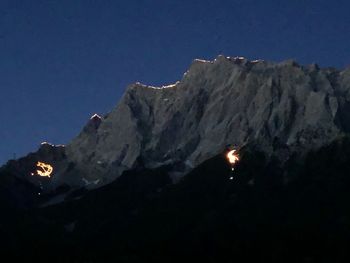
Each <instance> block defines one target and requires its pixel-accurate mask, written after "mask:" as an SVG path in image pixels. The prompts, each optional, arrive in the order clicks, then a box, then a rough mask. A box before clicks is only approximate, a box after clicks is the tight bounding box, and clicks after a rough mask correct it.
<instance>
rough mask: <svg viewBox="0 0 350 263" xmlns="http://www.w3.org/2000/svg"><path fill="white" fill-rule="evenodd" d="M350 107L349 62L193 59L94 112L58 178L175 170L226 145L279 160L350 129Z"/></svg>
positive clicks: (77, 180) (101, 178)
mask: <svg viewBox="0 0 350 263" xmlns="http://www.w3.org/2000/svg"><path fill="white" fill-rule="evenodd" d="M349 110H350V71H349V69H346V70H343V71H339V70H337V69H332V68H325V69H323V68H319V66H317V65H316V64H313V65H310V66H302V65H299V64H298V63H297V62H295V61H294V60H287V61H283V62H280V63H274V62H269V61H264V60H248V59H246V58H243V57H225V56H221V55H220V56H218V57H217V58H216V59H214V60H213V61H207V60H199V59H196V60H194V61H193V62H192V64H191V66H190V67H189V70H188V71H187V72H185V74H184V75H183V77H182V79H181V80H180V81H178V82H176V83H175V84H172V85H167V86H162V87H154V86H149V85H144V84H141V83H135V84H132V85H129V86H128V87H127V89H126V91H125V93H124V95H123V97H122V98H121V100H120V102H119V103H118V105H117V106H116V107H115V108H114V109H113V110H112V111H111V112H110V113H109V114H108V115H106V116H104V117H100V116H98V115H93V116H92V117H91V119H90V120H89V121H88V123H87V125H86V127H85V128H84V129H83V131H82V132H81V133H80V134H79V135H78V136H77V137H76V138H75V139H73V140H72V142H70V143H69V144H68V145H67V147H66V148H65V150H64V151H65V159H64V160H63V161H62V162H61V164H60V165H58V166H59V167H60V169H56V183H57V184H59V182H67V180H68V179H67V178H68V177H69V180H68V181H70V183H71V184H77V185H79V184H84V182H85V183H86V182H92V181H94V182H96V181H97V180H98V182H99V183H98V184H94V185H96V186H98V185H99V184H105V183H108V182H110V181H112V180H114V179H115V178H116V177H118V176H119V175H121V173H122V172H123V171H125V170H129V169H132V168H135V167H138V166H140V165H142V166H145V167H148V168H154V167H158V166H163V165H171V167H173V168H172V171H171V173H172V175H173V177H174V178H175V179H176V178H179V177H181V176H183V175H185V174H186V173H187V172H188V171H190V170H191V169H193V167H196V166H198V165H199V164H200V163H202V162H203V161H205V160H206V159H209V158H211V157H212V156H215V155H216V154H218V153H220V152H222V151H224V150H225V147H226V146H227V145H236V146H238V147H240V148H242V147H255V148H258V149H259V150H261V151H263V152H265V153H266V154H267V155H268V156H275V157H277V158H278V159H280V160H281V161H282V162H283V161H285V160H287V159H288V158H289V156H290V155H291V154H293V153H297V154H298V155H303V154H304V153H306V152H308V151H310V150H313V149H317V148H319V147H321V146H323V145H325V144H328V143H330V142H331V141H333V140H334V139H335V138H336V137H338V136H341V135H342V134H344V133H348V132H350V117H349V114H348V112H349ZM56 162H59V161H56Z"/></svg>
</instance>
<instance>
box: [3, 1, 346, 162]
mask: <svg viewBox="0 0 350 263" xmlns="http://www.w3.org/2000/svg"><path fill="white" fill-rule="evenodd" d="M349 10H350V1H346V0H344V1H341V0H333V1H330V0H327V1H322V0H317V1H316V0H309V1H308V0H286V1H281V0H275V1H273V0H263V1H262V0H256V1H253V0H231V1H228V0H227V1H220V0H216V1H213V0H198V1H197V0H186V1H182V0H174V1H167V0H152V1H150V0H149V1H147V0H139V1H132V0H127V1H118V0H114V1H112V0H111V1H108V0H106V1H104V0H98V1H97V0H96V1H93V0H90V1H89V0H57V1H54V0H41V1H39V0H27V1H25V0H23V1H17V0H0V91H1V93H0V113H1V114H0V124H1V126H0V138H1V142H0V164H1V163H4V162H5V161H6V160H8V159H10V158H13V156H14V154H16V156H17V157H19V156H22V155H25V154H27V153H28V152H30V151H34V150H36V149H37V147H38V145H39V144H40V142H42V141H48V142H51V143H54V144H66V143H67V142H69V141H70V140H71V139H72V138H73V137H74V136H75V135H77V134H78V132H79V131H80V130H81V128H82V127H83V125H84V124H85V123H86V122H87V120H88V119H89V117H90V116H91V115H92V114H93V113H100V114H104V113H107V112H108V111H110V110H111V109H112V108H113V107H115V105H116V104H117V102H118V100H119V99H120V97H121V95H122V93H123V92H124V90H125V88H126V86H127V85H128V84H130V83H133V82H136V81H139V82H142V83H145V84H149V85H165V84H170V83H173V82H175V81H176V80H178V79H180V78H181V77H182V75H183V73H184V72H185V71H186V69H187V68H188V66H189V64H190V63H191V61H192V60H193V59H194V58H204V59H213V58H215V57H216V56H217V55H218V54H224V55H226V56H245V57H247V58H248V59H258V58H261V59H266V60H274V61H281V60H284V59H289V58H294V59H296V60H297V61H299V62H300V63H302V64H309V63H313V62H317V63H318V64H320V65H321V66H335V67H338V68H344V67H347V66H348V65H350V13H349Z"/></svg>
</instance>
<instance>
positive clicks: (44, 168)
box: [32, 162, 53, 177]
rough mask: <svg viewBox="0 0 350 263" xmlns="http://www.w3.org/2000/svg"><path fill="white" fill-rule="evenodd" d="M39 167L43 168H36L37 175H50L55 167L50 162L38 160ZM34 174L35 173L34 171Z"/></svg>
mask: <svg viewBox="0 0 350 263" xmlns="http://www.w3.org/2000/svg"><path fill="white" fill-rule="evenodd" d="M36 166H37V167H38V168H41V170H36V172H37V175H39V176H43V177H50V176H51V174H52V172H53V167H52V166H51V165H49V164H46V163H42V162H38V163H37V164H36ZM32 175H33V173H32Z"/></svg>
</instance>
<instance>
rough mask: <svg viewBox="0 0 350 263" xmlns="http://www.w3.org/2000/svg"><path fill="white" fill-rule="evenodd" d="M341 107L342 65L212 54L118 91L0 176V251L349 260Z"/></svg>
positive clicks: (345, 119)
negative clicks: (176, 76)
mask: <svg viewBox="0 0 350 263" xmlns="http://www.w3.org/2000/svg"><path fill="white" fill-rule="evenodd" d="M349 110H350V69H345V70H342V71H341V70H337V69H334V68H323V69H322V68H319V67H318V66H317V65H315V64H314V65H310V66H301V65H298V64H297V63H296V62H295V61H291V60H289V61H284V62H281V63H274V62H267V61H262V60H259V61H249V60H247V59H244V58H241V57H235V58H229V57H224V56H219V57H217V58H216V59H215V60H214V61H204V60H195V61H193V63H192V64H191V66H190V68H189V70H188V71H187V72H186V73H185V74H184V76H183V78H182V79H181V80H180V81H178V82H177V83H175V84H173V85H169V86H164V87H152V86H146V85H142V84H140V83H136V84H133V85H130V86H129V87H128V88H127V89H126V92H125V94H124V96H123V97H122V98H121V100H120V102H119V103H118V105H117V106H116V108H115V109H113V110H112V111H111V112H110V113H108V114H107V115H105V116H99V115H97V114H95V115H93V116H92V117H91V118H90V119H89V120H88V122H87V124H86V126H85V127H84V128H83V130H82V131H81V133H80V134H79V135H78V136H77V137H76V138H74V139H73V140H72V141H71V142H70V143H69V144H68V145H66V146H62V145H52V144H49V143H42V144H41V146H40V148H39V150H38V151H37V152H35V153H30V154H29V155H27V156H25V157H23V158H20V159H18V160H10V161H9V162H8V163H7V164H6V165H5V166H3V167H2V168H0V211H1V214H2V216H1V217H0V252H1V255H2V256H3V257H5V255H9V256H11V258H13V259H15V258H23V259H26V260H28V259H29V260H32V261H34V260H36V261H38V255H40V257H41V258H42V259H44V260H45V261H47V260H48V259H49V260H50V261H52V262H55V261H57V262H178V261H179V260H183V259H184V258H186V259H191V260H193V261H194V260H196V261H201V262H218V261H219V262H237V261H251V260H255V261H258V262H349V259H350V257H349V256H350V255H349V253H348V249H347V244H348V243H349V241H350V240H349V239H350V238H349V237H350V224H349V222H350V209H349V205H348V203H349V201H350V195H349V191H348V189H349V187H350V177H349V170H350V166H349V165H350V152H349V149H350V134H349V133H350V114H349ZM232 148H234V149H236V150H238V154H239V159H240V160H239V162H238V163H237V164H235V166H234V170H232V166H231V165H230V164H229V163H228V160H227V158H226V154H227V152H228V151H229V150H230V149H232ZM37 170H38V171H37ZM39 172H40V173H43V175H45V176H38V173H39ZM52 255H55V256H54V257H53V256H52ZM0 258H1V256H0Z"/></svg>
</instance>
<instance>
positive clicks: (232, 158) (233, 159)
mask: <svg viewBox="0 0 350 263" xmlns="http://www.w3.org/2000/svg"><path fill="white" fill-rule="evenodd" d="M235 152H236V150H231V151H229V152H228V153H227V155H226V157H227V159H228V161H229V162H230V164H232V165H233V164H235V163H236V162H237V161H239V158H238V155H237V154H235Z"/></svg>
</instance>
